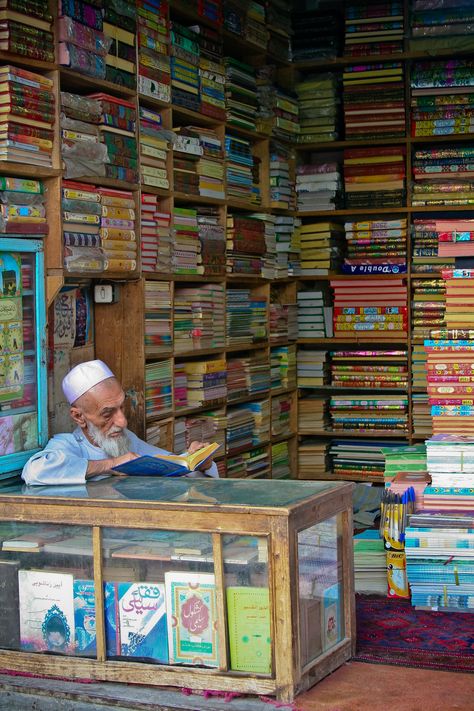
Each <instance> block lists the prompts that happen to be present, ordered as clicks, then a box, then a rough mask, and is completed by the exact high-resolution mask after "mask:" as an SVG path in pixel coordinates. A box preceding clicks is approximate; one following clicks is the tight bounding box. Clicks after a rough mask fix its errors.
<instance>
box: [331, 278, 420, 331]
mask: <svg viewBox="0 0 474 711" xmlns="http://www.w3.org/2000/svg"><path fill="white" fill-rule="evenodd" d="M330 284H331V287H332V288H333V289H334V336H335V337H336V338H345V339H346V340H353V339H354V338H361V337H362V338H363V337H364V336H365V337H366V338H367V337H369V338H370V339H371V340H374V341H381V340H387V339H389V340H394V339H397V338H398V339H399V340H402V341H404V340H405V339H406V337H407V328H408V325H407V324H408V316H407V287H406V284H405V282H404V281H403V279H391V280H390V281H389V282H387V281H386V280H384V279H371V278H368V279H365V280H364V282H363V283H355V282H354V281H347V280H344V279H331V281H330Z"/></svg>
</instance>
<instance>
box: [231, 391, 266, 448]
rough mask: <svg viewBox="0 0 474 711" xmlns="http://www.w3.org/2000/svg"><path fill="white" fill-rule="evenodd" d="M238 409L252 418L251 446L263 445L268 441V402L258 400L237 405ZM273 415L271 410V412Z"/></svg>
mask: <svg viewBox="0 0 474 711" xmlns="http://www.w3.org/2000/svg"><path fill="white" fill-rule="evenodd" d="M238 408H239V409H240V408H242V409H244V410H248V411H249V412H250V413H251V414H252V417H253V430H252V446H258V445H261V444H265V443H267V442H268V440H269V439H270V400H268V399H265V400H258V401H257V402H249V403H246V404H245V405H239V406H238ZM272 414H273V410H272Z"/></svg>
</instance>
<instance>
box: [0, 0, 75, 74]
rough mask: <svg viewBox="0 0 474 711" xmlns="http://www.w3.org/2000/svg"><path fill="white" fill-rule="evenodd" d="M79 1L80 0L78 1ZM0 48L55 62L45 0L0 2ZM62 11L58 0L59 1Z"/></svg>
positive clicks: (47, 7) (48, 14)
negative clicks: (0, 3)
mask: <svg viewBox="0 0 474 711" xmlns="http://www.w3.org/2000/svg"><path fill="white" fill-rule="evenodd" d="M81 4H82V3H81ZM2 8H3V9H2V16H1V20H0V32H1V39H0V49H1V50H2V51H3V52H9V53H11V54H19V55H21V56H23V57H29V58H30V59H39V60H40V61H43V62H54V35H53V26H52V21H53V17H52V15H51V12H50V4H49V2H48V0H33V1H32V2H22V1H21V0H13V1H12V0H10V2H5V3H2ZM59 12H60V14H61V3H60V4H59Z"/></svg>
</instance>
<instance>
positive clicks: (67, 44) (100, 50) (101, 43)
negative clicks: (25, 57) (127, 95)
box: [24, 0, 111, 79]
mask: <svg viewBox="0 0 474 711" xmlns="http://www.w3.org/2000/svg"><path fill="white" fill-rule="evenodd" d="M102 6H103V3H102V2H98V3H94V6H92V5H88V4H86V3H85V2H69V0H61V2H59V8H58V13H59V21H58V28H59V29H58V32H59V45H58V59H59V64H61V65H62V66H65V67H68V68H69V69H72V70H73V71H75V72H78V73H79V74H87V75H89V76H92V77H94V78H95V79H105V78H106V72H107V65H106V55H107V52H108V50H109V48H110V43H111V38H110V37H109V38H107V37H106V36H105V33H104V32H103V29H104V20H103V10H102ZM24 38H25V35H24ZM52 41H53V40H52V37H51V43H52ZM49 61H51V62H52V61H54V49H53V48H52V52H51V59H50V60H49Z"/></svg>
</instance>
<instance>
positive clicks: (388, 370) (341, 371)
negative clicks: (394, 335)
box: [330, 349, 408, 409]
mask: <svg viewBox="0 0 474 711" xmlns="http://www.w3.org/2000/svg"><path fill="white" fill-rule="evenodd" d="M330 370H331V386H332V387H333V388H357V389H359V388H364V389H365V388H371V389H373V388H375V389H377V390H386V389H387V388H388V389H390V390H392V389H396V390H406V389H407V388H408V364H407V352H406V350H402V349H400V350H355V351H331V369H330ZM343 397H344V396H343ZM383 397H384V398H385V399H386V401H387V407H388V408H389V409H390V400H391V399H392V398H391V396H390V395H387V396H385V395H384V396H383ZM394 399H396V398H394ZM382 409H383V408H382Z"/></svg>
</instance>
